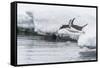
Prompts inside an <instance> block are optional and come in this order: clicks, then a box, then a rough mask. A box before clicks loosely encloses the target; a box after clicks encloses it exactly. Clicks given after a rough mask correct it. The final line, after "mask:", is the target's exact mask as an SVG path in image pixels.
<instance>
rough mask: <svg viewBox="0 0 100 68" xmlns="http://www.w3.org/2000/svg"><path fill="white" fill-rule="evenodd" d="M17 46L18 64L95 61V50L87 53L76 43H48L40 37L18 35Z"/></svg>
mask: <svg viewBox="0 0 100 68" xmlns="http://www.w3.org/2000/svg"><path fill="white" fill-rule="evenodd" d="M17 45H18V46H17V49H18V50H17V51H18V52H17V60H18V64H37V63H54V62H71V61H85V60H96V51H95V49H94V50H88V51H87V49H86V48H80V47H79V46H78V45H77V43H76V42H70V41H66V42H60V41H59V42H58V41H50V40H49V41H48V40H44V39H43V37H42V36H32V35H18V36H17ZM83 51H84V52H83Z"/></svg>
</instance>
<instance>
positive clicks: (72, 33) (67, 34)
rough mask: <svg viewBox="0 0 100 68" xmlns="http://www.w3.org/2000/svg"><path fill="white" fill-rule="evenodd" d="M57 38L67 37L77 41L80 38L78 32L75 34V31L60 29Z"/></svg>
mask: <svg viewBox="0 0 100 68" xmlns="http://www.w3.org/2000/svg"><path fill="white" fill-rule="evenodd" d="M58 36H60V37H65V38H66V37H69V38H71V39H74V40H78V38H79V36H80V32H76V31H75V30H71V29H69V28H66V29H61V30H59V31H58Z"/></svg>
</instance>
